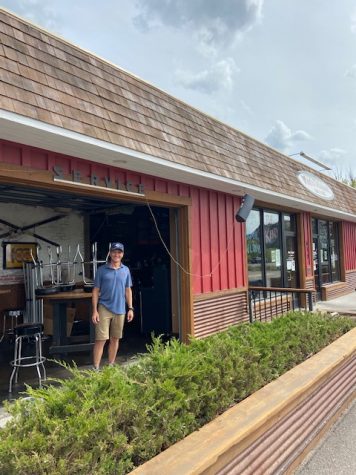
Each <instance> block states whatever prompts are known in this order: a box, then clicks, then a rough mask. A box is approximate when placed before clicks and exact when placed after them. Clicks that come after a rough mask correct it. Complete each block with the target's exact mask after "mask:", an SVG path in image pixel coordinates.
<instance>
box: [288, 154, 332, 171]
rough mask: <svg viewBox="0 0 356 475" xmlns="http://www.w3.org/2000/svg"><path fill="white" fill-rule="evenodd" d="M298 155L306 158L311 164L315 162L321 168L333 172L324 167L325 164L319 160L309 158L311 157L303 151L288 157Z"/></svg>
mask: <svg viewBox="0 0 356 475" xmlns="http://www.w3.org/2000/svg"><path fill="white" fill-rule="evenodd" d="M296 155H300V156H301V157H303V158H305V159H306V160H309V162H313V163H315V164H316V165H319V166H320V167H322V169H323V170H328V171H330V170H332V168H330V167H328V166H327V165H324V163H321V162H319V161H318V160H315V158H312V157H309V155H307V154H306V153H304V152H303V151H302V152H298V153H292V155H288V156H289V157H295V156H296Z"/></svg>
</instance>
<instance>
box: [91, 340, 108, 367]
mask: <svg viewBox="0 0 356 475" xmlns="http://www.w3.org/2000/svg"><path fill="white" fill-rule="evenodd" d="M105 343H106V340H96V341H95V343H94V348H93V365H94V368H99V366H100V361H101V358H102V356H103V351H104V346H105Z"/></svg>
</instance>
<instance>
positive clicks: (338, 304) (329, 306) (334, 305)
mask: <svg viewBox="0 0 356 475" xmlns="http://www.w3.org/2000/svg"><path fill="white" fill-rule="evenodd" d="M314 310H317V311H320V312H330V313H333V312H337V313H339V314H340V315H348V316H351V317H355V318H356V292H352V293H351V294H348V295H343V296H342V297H338V298H336V299H333V300H328V301H326V302H317V303H316V304H315V307H314Z"/></svg>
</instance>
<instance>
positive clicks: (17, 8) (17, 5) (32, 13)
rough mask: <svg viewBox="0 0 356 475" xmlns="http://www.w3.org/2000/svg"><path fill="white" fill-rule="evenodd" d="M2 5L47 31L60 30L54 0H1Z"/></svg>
mask: <svg viewBox="0 0 356 475" xmlns="http://www.w3.org/2000/svg"><path fill="white" fill-rule="evenodd" d="M2 6H3V7H5V8H8V9H9V10H11V11H13V12H16V13H17V14H19V15H20V16H23V17H25V18H28V19H29V20H30V21H32V22H33V23H36V24H38V25H41V26H42V27H44V28H46V29H48V30H49V31H53V30H56V31H58V32H59V30H60V28H59V22H58V21H57V20H58V18H57V14H56V13H55V9H56V2H55V1H54V0H47V1H46V2H44V1H43V0H3V1H2Z"/></svg>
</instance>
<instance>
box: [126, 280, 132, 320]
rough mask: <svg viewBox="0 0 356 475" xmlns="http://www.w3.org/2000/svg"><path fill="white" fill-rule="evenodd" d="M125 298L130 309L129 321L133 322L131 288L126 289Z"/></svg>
mask: <svg viewBox="0 0 356 475" xmlns="http://www.w3.org/2000/svg"><path fill="white" fill-rule="evenodd" d="M125 297H126V303H127V306H128V307H129V310H128V312H127V321H128V322H131V320H132V319H133V317H134V313H133V307H132V290H131V287H126V289H125Z"/></svg>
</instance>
